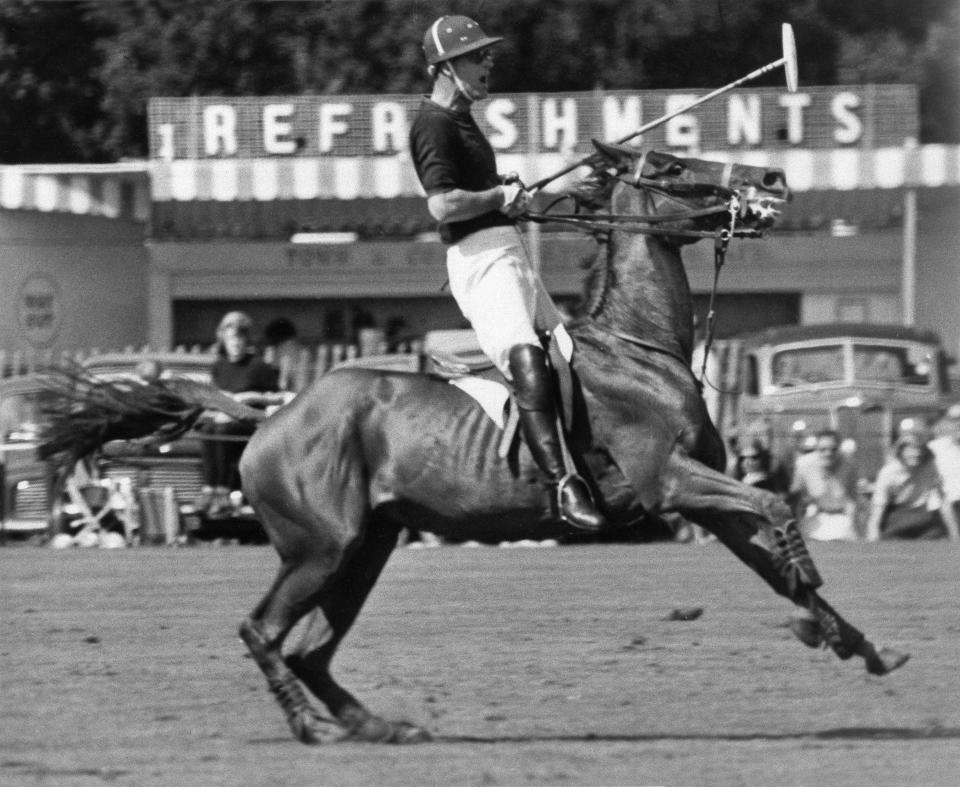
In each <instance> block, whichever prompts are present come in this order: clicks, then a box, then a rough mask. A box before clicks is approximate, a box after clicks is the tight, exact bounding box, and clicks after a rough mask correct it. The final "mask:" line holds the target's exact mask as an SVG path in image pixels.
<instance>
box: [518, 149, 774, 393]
mask: <svg viewBox="0 0 960 787" xmlns="http://www.w3.org/2000/svg"><path fill="white" fill-rule="evenodd" d="M642 169H643V160H642V159H641V162H640V165H639V166H638V167H637V170H636V171H637V174H636V175H635V176H634V177H632V178H627V177H624V176H623V175H622V174H616V175H612V176H611V177H613V178H615V179H616V180H619V181H620V182H622V183H625V184H627V185H628V186H632V187H633V188H637V189H643V190H647V191H655V192H657V193H660V194H662V195H663V196H665V197H667V199H671V200H673V199H674V195H679V194H696V193H707V194H713V195H714V196H717V197H721V198H723V199H724V202H723V203H721V204H718V205H714V206H711V207H709V208H699V209H697V210H688V211H681V212H678V213H664V214H652V215H645V216H631V215H628V214H618V213H606V214H604V213H591V214H589V216H587V215H584V214H582V213H579V212H574V213H551V212H550V209H551V208H552V207H553V206H554V205H556V204H557V202H560V201H562V200H564V199H569V198H572V199H573V200H574V202H575V204H576V205H577V207H578V208H579V202H578V201H577V200H576V197H575V195H569V194H565V195H562V196H560V197H558V198H557V199H556V200H554V201H553V202H552V203H550V205H548V206H547V207H546V209H545V210H544V211H543V212H530V213H527V214H526V216H525V217H526V218H527V219H529V220H530V221H534V222H538V223H547V222H556V223H558V224H567V225H570V226H572V227H574V228H575V229H578V230H582V231H584V232H591V233H596V232H613V231H619V232H629V233H637V234H642V235H664V236H675V237H686V238H713V239H714V246H713V285H712V287H711V288H710V303H709V306H708V309H707V326H706V336H705V337H704V351H703V364H702V365H701V367H700V378H699V380H698V381H697V382H698V384H699V385H700V387H701V389H702V388H703V385H704V378H705V377H706V370H707V359H708V358H709V356H710V348H711V346H712V345H713V340H714V331H715V326H716V318H717V315H716V310H715V308H714V306H715V304H716V297H717V287H718V285H719V281H720V270H721V269H722V268H723V264H724V262H725V261H726V254H727V247H728V246H729V244H730V239H731V238H759V237H762V233H761V232H760V231H759V230H754V229H744V230H738V229H736V225H737V220H738V218H739V217H740V215H741V212H742V205H741V200H740V195H739V194H738V193H737V192H736V191H735V190H733V189H731V188H729V187H727V186H725V185H718V184H714V183H701V182H694V183H671V182H669V181H667V180H655V179H652V178H644V177H641V176H640V172H641V171H642ZM718 214H727V215H729V217H730V223H729V225H728V226H726V227H721V228H720V229H717V230H688V229H682V228H680V227H668V226H658V225H661V224H668V223H670V222H674V221H686V220H689V219H695V218H702V217H704V216H715V215H718ZM608 332H609V333H612V334H613V335H614V336H617V337H618V338H620V339H623V340H625V341H628V342H630V343H632V344H635V345H639V346H641V347H646V348H648V349H651V350H655V351H659V352H665V353H667V354H668V355H671V356H674V357H678V356H676V354H675V353H673V352H671V351H670V350H668V349H667V348H665V347H662V346H660V345H659V344H657V343H654V342H651V341H649V340H646V339H642V338H640V337H638V336H632V335H630V334H626V333H622V332H620V331H608ZM680 360H682V359H680Z"/></svg>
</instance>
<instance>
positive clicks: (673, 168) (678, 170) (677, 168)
mask: <svg viewBox="0 0 960 787" xmlns="http://www.w3.org/2000/svg"><path fill="white" fill-rule="evenodd" d="M684 171H685V167H684V166H683V164H681V163H680V162H679V161H674V162H673V163H672V164H671V165H670V167H669V168H668V169H667V174H668V175H670V176H671V177H674V178H678V177H680V176H681V175H682V174H683V173H684Z"/></svg>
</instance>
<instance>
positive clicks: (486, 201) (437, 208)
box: [427, 186, 505, 223]
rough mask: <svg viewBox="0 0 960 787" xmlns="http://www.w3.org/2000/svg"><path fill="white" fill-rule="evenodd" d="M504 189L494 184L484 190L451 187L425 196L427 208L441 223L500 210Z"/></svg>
mask: <svg viewBox="0 0 960 787" xmlns="http://www.w3.org/2000/svg"><path fill="white" fill-rule="evenodd" d="M504 200H505V190H504V187H503V186H494V187H493V188H492V189H486V190H485V191H465V190H464V189H451V190H450V191H444V192H443V193H441V194H432V195H431V196H429V197H427V210H429V211H430V215H431V216H433V218H434V219H436V220H437V221H439V222H441V223H448V222H451V221H466V220H467V219H472V218H476V217H477V216H482V215H483V214H484V213H490V212H491V211H494V210H500V209H501V208H502V207H503V205H504Z"/></svg>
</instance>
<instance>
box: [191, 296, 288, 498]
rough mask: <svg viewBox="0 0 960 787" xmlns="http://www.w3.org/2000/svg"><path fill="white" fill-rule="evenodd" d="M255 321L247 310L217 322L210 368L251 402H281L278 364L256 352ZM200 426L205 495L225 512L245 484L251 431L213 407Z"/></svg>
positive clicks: (225, 386) (220, 383) (221, 383)
mask: <svg viewBox="0 0 960 787" xmlns="http://www.w3.org/2000/svg"><path fill="white" fill-rule="evenodd" d="M252 329H253V324H252V322H251V320H250V318H249V317H248V316H247V315H246V314H244V313H243V312H229V313H228V314H226V315H224V317H223V319H222V320H220V325H219V326H218V327H217V343H216V354H217V358H216V360H215V361H214V364H213V369H212V372H211V376H212V381H213V384H214V385H216V386H217V387H218V388H220V389H221V390H222V391H225V392H227V393H229V394H231V395H232V396H233V398H234V399H236V400H237V401H239V402H243V403H244V404H248V405H250V406H251V407H261V408H266V407H268V406H271V405H277V404H282V403H283V401H284V397H283V394H282V393H279V391H280V385H279V372H278V370H277V367H275V366H273V365H272V364H268V363H266V362H265V361H263V360H262V359H261V358H260V357H259V355H257V353H256V351H255V348H254V345H253V340H252ZM200 431H201V432H202V433H203V434H204V435H205V439H204V440H203V469H204V481H205V483H206V488H205V489H204V497H205V498H209V502H208V503H207V509H208V513H211V514H217V513H222V512H223V511H225V510H226V509H227V508H228V507H229V502H228V501H229V494H230V491H231V490H236V489H239V488H240V473H239V470H238V465H239V462H240V455H241V454H242V453H243V449H244V447H245V446H246V441H245V440H243V439H241V438H243V437H248V436H249V435H250V434H251V433H252V427H251V426H250V425H249V424H240V423H237V422H236V421H234V420H232V419H231V418H230V417H229V416H227V415H225V414H223V413H220V412H214V413H211V414H210V415H208V416H207V417H206V420H205V422H204V423H203V425H202V426H201V429H200Z"/></svg>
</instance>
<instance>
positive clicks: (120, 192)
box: [0, 161, 151, 221]
mask: <svg viewBox="0 0 960 787" xmlns="http://www.w3.org/2000/svg"><path fill="white" fill-rule="evenodd" d="M150 192H151V186H150V164H149V163H148V162H145V161H142V162H135V163H122V164H19V165H4V166H0V208H3V209H6V210H36V211H42V212H51V213H52V212H60V213H76V214H81V215H91V216H104V217H106V218H111V219H116V218H126V219H132V220H135V221H147V220H148V219H149V218H150V202H151V196H150Z"/></svg>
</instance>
